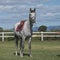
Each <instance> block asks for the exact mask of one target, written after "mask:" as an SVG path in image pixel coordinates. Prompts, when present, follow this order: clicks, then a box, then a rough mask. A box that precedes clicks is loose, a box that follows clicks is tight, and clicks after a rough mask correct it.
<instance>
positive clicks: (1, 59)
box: [0, 40, 60, 60]
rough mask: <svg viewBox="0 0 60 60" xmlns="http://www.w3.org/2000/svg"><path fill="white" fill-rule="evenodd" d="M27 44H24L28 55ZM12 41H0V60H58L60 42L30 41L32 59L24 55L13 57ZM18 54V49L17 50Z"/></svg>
mask: <svg viewBox="0 0 60 60" xmlns="http://www.w3.org/2000/svg"><path fill="white" fill-rule="evenodd" d="M27 47H28V44H27V42H25V50H24V52H25V53H28V48H27ZM14 52H15V43H14V41H5V42H3V43H2V42H1V41H0V60H60V41H59V40H55V41H52V40H51V41H43V42H41V41H39V40H37V41H32V56H33V57H32V58H30V57H28V56H27V55H24V57H23V58H21V57H20V56H19V55H18V56H15V55H14ZM18 52H19V49H18Z"/></svg>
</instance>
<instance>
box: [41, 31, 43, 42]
mask: <svg viewBox="0 0 60 60" xmlns="http://www.w3.org/2000/svg"><path fill="white" fill-rule="evenodd" d="M41 41H43V32H41Z"/></svg>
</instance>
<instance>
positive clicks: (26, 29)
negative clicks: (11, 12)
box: [14, 8, 36, 57]
mask: <svg viewBox="0 0 60 60" xmlns="http://www.w3.org/2000/svg"><path fill="white" fill-rule="evenodd" d="M35 20H36V9H35V8H34V9H32V8H30V11H29V19H28V20H26V21H25V23H24V26H23V29H22V30H21V31H16V28H17V26H18V25H19V24H20V22H18V23H16V24H15V28H14V35H15V41H16V56H17V49H18V37H20V38H21V40H20V56H21V57H23V50H24V42H25V39H26V38H27V37H28V38H29V39H28V48H29V56H30V57H32V55H31V40H32V26H33V24H34V23H35Z"/></svg>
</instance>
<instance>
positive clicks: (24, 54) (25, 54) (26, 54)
mask: <svg viewBox="0 0 60 60" xmlns="http://www.w3.org/2000/svg"><path fill="white" fill-rule="evenodd" d="M13 54H14V55H16V53H13ZM17 55H18V56H20V53H17ZM23 56H29V54H28V53H23Z"/></svg>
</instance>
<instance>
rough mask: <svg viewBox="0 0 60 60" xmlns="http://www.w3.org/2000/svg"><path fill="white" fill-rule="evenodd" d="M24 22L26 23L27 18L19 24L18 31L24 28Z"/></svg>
mask: <svg viewBox="0 0 60 60" xmlns="http://www.w3.org/2000/svg"><path fill="white" fill-rule="evenodd" d="M24 23H25V20H24V21H21V22H20V24H19V25H18V26H17V29H16V31H21V30H22V29H23V26H24Z"/></svg>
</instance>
